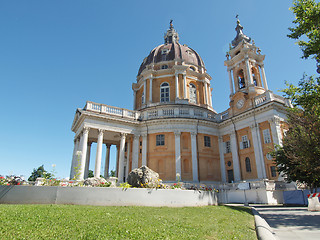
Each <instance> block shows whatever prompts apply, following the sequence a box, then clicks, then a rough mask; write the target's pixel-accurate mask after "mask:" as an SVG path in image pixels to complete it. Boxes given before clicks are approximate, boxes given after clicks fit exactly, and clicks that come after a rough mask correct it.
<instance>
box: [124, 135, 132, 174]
mask: <svg viewBox="0 0 320 240" xmlns="http://www.w3.org/2000/svg"><path fill="white" fill-rule="evenodd" d="M127 143H128V145H127V167H126V172H125V176H126V179H128V175H129V167H130V166H129V162H130V151H131V144H130V143H131V138H128V142H127Z"/></svg>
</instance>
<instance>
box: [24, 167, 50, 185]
mask: <svg viewBox="0 0 320 240" xmlns="http://www.w3.org/2000/svg"><path fill="white" fill-rule="evenodd" d="M38 177H41V178H46V179H51V178H52V174H51V173H49V172H47V171H46V170H45V169H44V167H43V165H41V166H40V167H38V169H35V168H34V169H33V172H32V173H31V176H30V177H29V178H28V181H32V182H34V181H36V180H37V178H38Z"/></svg>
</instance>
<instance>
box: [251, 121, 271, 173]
mask: <svg viewBox="0 0 320 240" xmlns="http://www.w3.org/2000/svg"><path fill="white" fill-rule="evenodd" d="M250 128H251V134H252V142H253V149H254V157H255V159H256V167H257V175H258V178H259V179H265V178H267V174H266V169H265V165H264V160H263V155H262V146H261V138H260V133H259V128H258V126H256V125H252V126H250Z"/></svg>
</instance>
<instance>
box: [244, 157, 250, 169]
mask: <svg viewBox="0 0 320 240" xmlns="http://www.w3.org/2000/svg"><path fill="white" fill-rule="evenodd" d="M245 162H246V171H247V172H251V163H250V158H248V157H246V160H245Z"/></svg>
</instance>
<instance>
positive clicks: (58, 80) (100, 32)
mask: <svg viewBox="0 0 320 240" xmlns="http://www.w3.org/2000/svg"><path fill="white" fill-rule="evenodd" d="M291 5H292V1H289V0H281V1H279V0H269V1H262V0H243V1H238V0H227V1H212V0H207V1H205V0H202V1H186V0H183V1H182V0H175V1H172V0H170V1H168V0H162V1H150V0H137V1H130V0H127V1H125V0H119V1H107V0H104V1H102V0H91V1H89V0H85V1H83V0H69V1H62V0H57V1H49V0H29V1H25V0H15V1H1V3H0V82H1V85H0V89H1V94H0V99H1V112H0V126H1V130H0V166H1V167H0V174H1V175H9V174H15V175H24V176H26V177H28V176H29V175H30V173H31V172H32V170H33V168H37V167H38V166H40V165H42V164H44V166H45V168H46V169H47V170H48V171H51V170H52V167H51V165H52V164H56V169H55V171H56V176H57V177H67V176H69V172H70V165H71V157H72V151H73V137H74V133H73V132H71V129H70V128H71V124H72V121H73V117H74V113H75V110H76V108H79V107H81V108H82V107H83V106H84V105H85V102H86V101H87V100H90V101H95V102H98V103H105V104H108V105H112V106H118V107H123V108H128V109H132V103H133V94H132V90H131V84H132V82H134V81H135V79H136V75H137V71H138V68H139V66H140V64H141V62H142V60H143V58H144V57H146V56H147V55H148V54H149V52H150V51H151V50H152V49H153V48H154V47H155V46H157V45H159V44H162V43H163V34H164V33H165V32H166V30H167V28H168V26H169V21H170V19H173V20H174V22H173V24H174V27H175V29H176V30H177V31H178V33H179V35H180V43H182V44H187V45H188V46H190V47H192V48H193V49H195V50H196V51H197V52H198V53H199V54H200V56H201V57H202V59H203V60H204V63H205V65H206V68H207V71H208V73H209V74H210V75H211V76H212V78H213V80H212V82H211V87H212V88H213V107H214V108H215V109H216V111H218V112H222V111H224V110H226V109H227V108H228V103H229V99H228V95H229V83H228V75H227V71H226V67H225V66H224V65H223V62H224V60H225V53H226V51H227V50H228V46H229V43H230V42H231V40H232V39H233V38H234V37H235V30H234V28H235V26H236V19H235V16H236V14H239V18H240V21H241V24H242V25H243V26H244V33H245V34H247V35H248V36H250V37H252V38H253V39H254V40H255V43H256V45H257V46H258V47H260V48H261V50H262V53H263V54H265V55H266V60H265V70H266V76H267V81H268V85H269V88H270V89H271V90H273V91H274V92H276V93H277V91H278V90H279V89H282V88H284V87H285V85H284V81H285V80H286V81H289V82H291V83H294V84H296V83H297V82H298V81H299V79H301V77H302V74H303V73H304V72H306V73H307V74H309V75H311V74H315V68H316V67H315V62H314V61H313V60H309V61H306V60H302V59H300V56H301V55H302V54H301V51H300V49H299V47H298V46H297V45H295V44H294V41H293V40H291V39H289V38H287V36H286V35H287V34H288V33H289V31H288V27H290V26H292V23H291V22H292V20H293V19H294V15H293V14H292V12H291V11H290V10H289V7H290V6H291ZM93 151H95V149H94V148H93ZM111 158H112V159H111V160H112V161H113V160H114V158H115V151H112V154H111ZM91 162H92V163H93V162H94V159H92V160H91ZM93 166H94V165H93V164H91V167H90V168H91V169H93Z"/></svg>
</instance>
